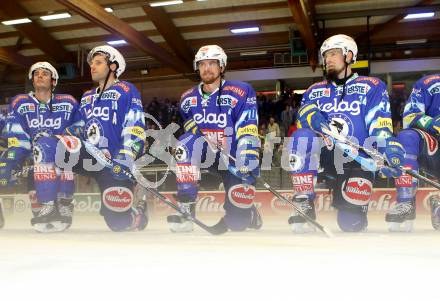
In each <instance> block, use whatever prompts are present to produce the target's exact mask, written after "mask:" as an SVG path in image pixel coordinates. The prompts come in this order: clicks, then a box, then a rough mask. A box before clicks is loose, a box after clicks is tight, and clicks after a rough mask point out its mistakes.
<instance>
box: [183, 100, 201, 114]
mask: <svg viewBox="0 0 440 301" xmlns="http://www.w3.org/2000/svg"><path fill="white" fill-rule="evenodd" d="M196 106H197V97H194V96H193V97H188V98H185V99H184V100H183V101H182V104H181V107H182V110H183V111H184V112H185V113H188V112H189V110H190V109H191V107H196Z"/></svg>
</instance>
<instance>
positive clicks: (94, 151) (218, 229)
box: [83, 141, 228, 235]
mask: <svg viewBox="0 0 440 301" xmlns="http://www.w3.org/2000/svg"><path fill="white" fill-rule="evenodd" d="M83 143H84V145H85V147H86V150H87V152H88V153H89V154H90V155H92V156H93V157H94V158H95V159H96V160H97V161H98V162H99V163H101V164H102V165H104V166H105V167H107V168H110V169H111V168H112V167H113V162H112V161H111V160H110V159H109V158H107V157H106V156H105V155H104V154H103V153H102V152H101V150H100V149H98V148H97V147H96V146H94V145H93V144H91V143H90V142H88V141H83ZM123 173H124V175H126V176H127V177H128V178H129V179H130V180H131V181H133V182H134V183H139V184H140V185H141V186H142V187H144V188H145V189H147V190H148V191H149V192H150V193H152V194H153V195H154V196H155V197H157V198H158V199H159V200H160V201H162V202H163V203H165V204H166V205H168V206H169V207H171V208H173V209H174V210H176V211H177V212H179V213H180V214H182V215H183V216H184V217H185V218H186V219H188V220H190V221H192V222H193V223H195V224H196V225H197V226H199V227H200V228H202V229H203V230H205V231H207V232H209V233H210V234H212V235H220V234H223V233H225V232H227V231H228V228H226V227H222V226H217V225H214V226H208V225H206V224H205V223H203V222H201V221H200V220H199V219H197V218H195V217H192V216H191V214H188V213H187V212H184V211H182V209H180V208H179V206H177V205H175V204H174V203H173V202H172V201H171V200H169V199H168V198H167V197H166V196H164V195H163V194H161V193H160V192H158V191H157V190H156V189H154V188H151V187H149V186H148V185H145V184H143V183H141V181H137V179H136V177H135V176H134V175H133V174H132V173H129V172H127V171H123ZM218 225H220V224H218Z"/></svg>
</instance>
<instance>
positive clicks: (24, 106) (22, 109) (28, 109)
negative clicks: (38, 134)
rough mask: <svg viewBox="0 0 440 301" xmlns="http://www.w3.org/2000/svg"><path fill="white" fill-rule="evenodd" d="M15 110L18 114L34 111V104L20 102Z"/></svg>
mask: <svg viewBox="0 0 440 301" xmlns="http://www.w3.org/2000/svg"><path fill="white" fill-rule="evenodd" d="M17 112H18V113H20V114H25V113H30V112H35V105H34V104H33V103H26V104H22V105H20V106H19V107H18V110H17Z"/></svg>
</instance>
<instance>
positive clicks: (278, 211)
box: [0, 188, 440, 216]
mask: <svg viewBox="0 0 440 301" xmlns="http://www.w3.org/2000/svg"><path fill="white" fill-rule="evenodd" d="M279 192H280V193H281V194H282V195H283V196H285V197H286V198H291V197H292V191H289V190H280V191H279ZM175 193H176V192H175V191H172V192H163V194H164V195H165V196H166V197H168V198H169V199H171V200H173V194H175ZM316 194H317V196H316V199H315V207H316V211H317V212H321V213H325V212H331V211H334V208H333V207H332V206H331V202H332V196H331V194H329V191H328V190H327V189H318V190H316ZM432 195H439V196H440V191H438V190H435V189H431V188H420V189H419V190H418V192H417V196H416V200H417V201H416V204H417V213H421V214H427V213H429V198H430V196H432ZM224 198H225V193H224V192H223V191H201V192H199V195H198V199H197V204H196V210H197V212H199V213H205V214H211V213H212V214H218V213H221V212H223V207H222V205H223V201H224ZM147 200H148V203H149V212H150V214H155V215H167V214H169V213H172V212H173V209H171V208H169V207H168V206H167V205H165V204H163V203H161V202H158V201H157V200H155V199H154V198H153V197H150V196H147ZM395 201H396V191H395V189H388V188H379V189H374V190H373V195H372V197H371V199H370V201H369V212H370V213H374V212H377V213H385V212H386V211H387V210H388V209H389V208H390V207H391V206H392V205H393V204H394V203H395ZM0 202H1V203H2V206H3V211H4V214H5V215H29V214H30V212H31V209H30V207H31V206H30V201H29V197H28V195H27V194H5V195H1V194H0ZM254 203H255V205H256V206H257V207H258V208H259V209H260V211H261V213H262V214H264V215H283V216H285V215H286V214H289V213H291V212H292V208H291V206H290V205H289V204H286V203H284V202H283V201H280V200H278V199H277V198H276V197H274V196H273V195H272V194H271V193H270V192H268V191H264V190H258V191H257V192H256V196H255V200H254ZM99 209H100V194H99V193H76V194H75V214H80V215H90V214H96V213H98V212H99Z"/></svg>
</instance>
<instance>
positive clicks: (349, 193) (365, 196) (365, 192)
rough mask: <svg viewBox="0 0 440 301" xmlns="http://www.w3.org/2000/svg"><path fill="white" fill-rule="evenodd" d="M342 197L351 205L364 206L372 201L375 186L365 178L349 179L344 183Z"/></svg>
mask: <svg viewBox="0 0 440 301" xmlns="http://www.w3.org/2000/svg"><path fill="white" fill-rule="evenodd" d="M341 192H342V197H343V198H344V199H345V200H346V201H347V202H349V203H351V204H354V205H358V206H364V205H367V204H368V202H369V201H370V197H371V194H372V192H373V184H372V183H371V181H369V180H367V179H364V178H349V179H348V180H345V181H344V182H343V183H342V191H341Z"/></svg>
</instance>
